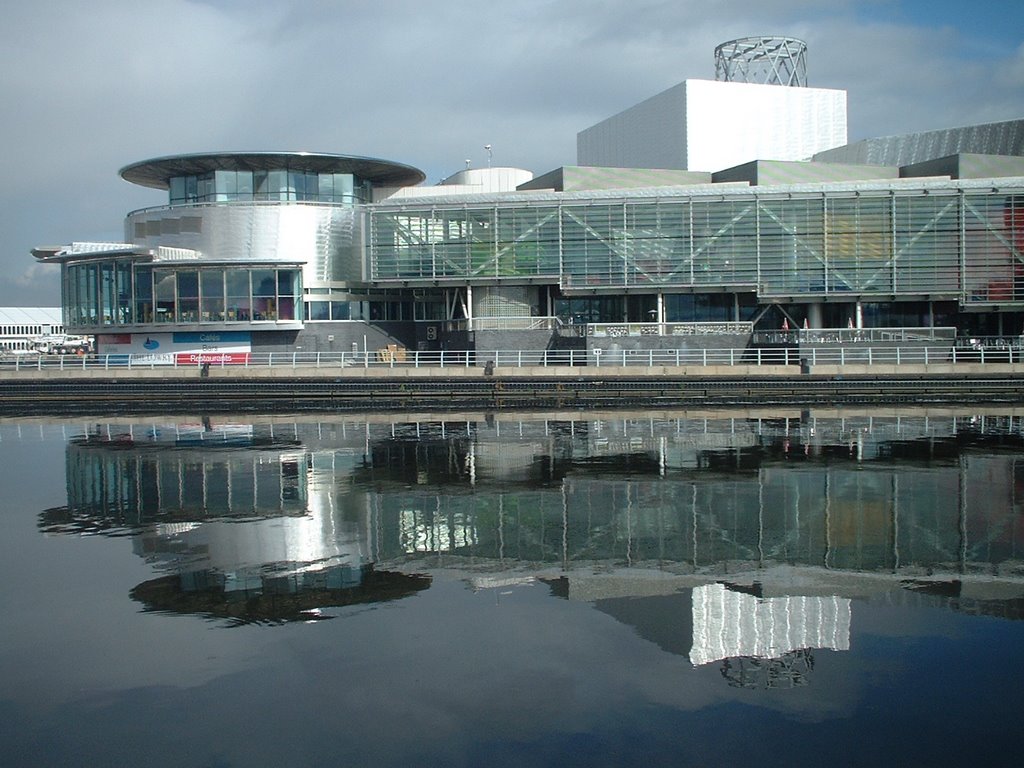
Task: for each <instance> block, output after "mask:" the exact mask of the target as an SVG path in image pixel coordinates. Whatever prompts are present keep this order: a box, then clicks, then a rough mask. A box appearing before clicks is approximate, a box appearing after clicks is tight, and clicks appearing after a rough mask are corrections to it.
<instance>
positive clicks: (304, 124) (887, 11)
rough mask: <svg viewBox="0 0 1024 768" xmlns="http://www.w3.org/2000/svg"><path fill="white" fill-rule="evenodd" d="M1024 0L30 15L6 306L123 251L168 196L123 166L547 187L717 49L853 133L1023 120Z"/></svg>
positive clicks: (3, 52) (3, 63)
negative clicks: (766, 55) (797, 89)
mask: <svg viewBox="0 0 1024 768" xmlns="http://www.w3.org/2000/svg"><path fill="white" fill-rule="evenodd" d="M1021 30H1024V3H1020V2H1019V0H990V1H989V2H984V3H977V2H975V3H969V2H965V1H964V0H828V2H817V1H815V0H516V1H515V2H496V1H491V0H429V1H427V0H333V1H332V0H304V1H303V0H290V1H289V0H160V2H147V1H143V2H140V1H139V0H90V2H88V3H84V2H81V0H9V2H7V3H5V9H4V18H3V24H2V25H0V67H2V71H3V76H2V78H0V103H2V104H3V105H4V109H3V113H2V114H3V119H2V120H0V147H2V149H0V163H2V164H0V168H2V171H3V179H4V183H3V185H2V187H0V194H2V196H3V199H2V201H0V269H2V273H3V275H4V277H3V278H2V282H0V305H21V306H28V305H47V306H52V305H57V304H59V291H58V282H57V272H56V270H55V269H54V268H52V267H41V266H38V265H36V264H35V263H34V259H33V258H32V256H31V255H30V253H29V251H30V249H31V248H32V247H33V246H37V245H59V244H64V243H69V242H72V241H75V240H78V241H119V240H121V239H122V238H123V232H122V220H123V216H124V214H125V213H127V212H128V211H129V210H132V209H135V208H142V207H145V206H149V205H159V204H161V203H162V202H163V201H164V197H163V196H162V195H161V194H159V193H157V192H155V191H153V190H147V189H143V188H137V187H133V186H132V185H130V184H128V183H127V182H125V181H122V180H121V179H120V177H119V176H118V175H117V171H118V169H120V168H121V167H123V166H124V165H127V164H128V163H131V162H135V161H138V160H143V159H146V158H150V157H159V156H164V155H171V154H177V153H182V152H206V151H218V150H307V151H319V152H335V153H340V154H354V155H364V156H370V157H382V158H387V159H390V160H397V161H400V162H404V163H408V164H410V165H413V166H416V167H418V168H421V169H423V170H424V171H425V172H426V174H427V180H428V183H435V182H436V181H438V180H440V179H441V178H443V177H444V176H447V175H448V174H450V173H452V172H454V171H457V170H459V169H460V168H462V167H464V162H465V160H466V159H469V160H471V161H472V163H473V164H474V165H484V164H486V162H487V153H486V151H485V150H484V145H485V144H491V145H492V147H493V150H492V151H493V162H494V164H495V165H512V166H517V167H522V168H527V169H530V170H532V171H534V172H535V173H543V172H545V171H548V170H552V169H554V168H556V167H558V166H561V165H570V164H573V163H574V162H575V159H576V134H577V132H578V131H580V130H582V129H584V128H586V127H588V126H590V125H592V124H594V123H595V122H597V121H599V120H601V119H603V118H605V117H608V116H610V115H612V114H615V113H616V112H618V111H620V110H622V109H624V108H626V107H628V106H631V105H633V104H635V103H636V102H638V101H641V100H643V99H645V98H647V97H649V96H653V95H654V94H656V93H658V92H660V91H662V90H664V89H665V88H668V87H670V86H672V85H675V84H676V83H678V82H680V81H681V80H683V79H686V78H706V79H714V48H715V46H716V45H717V44H719V43H721V42H724V41H726V40H730V39H733V38H737V37H746V36H750V35H761V34H768V35H789V36H794V37H799V38H801V39H803V40H805V41H806V42H807V44H808V80H809V81H810V85H812V86H816V87H823V88H844V89H846V90H847V91H848V113H849V138H850V140H851V141H855V140H858V139H862V138H866V137H870V136H882V135H889V134H897V133H904V132H909V131H919V130H929V129H935V128H950V127H954V126H958V125H966V124H971V123H976V122H985V121H994V120H1004V119H1011V118H1019V117H1024V33H1022V31H1021Z"/></svg>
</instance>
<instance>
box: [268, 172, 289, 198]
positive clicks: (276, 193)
mask: <svg viewBox="0 0 1024 768" xmlns="http://www.w3.org/2000/svg"><path fill="white" fill-rule="evenodd" d="M267 199H268V200H294V199H295V192H294V190H289V189H288V172H287V171H268V172H267Z"/></svg>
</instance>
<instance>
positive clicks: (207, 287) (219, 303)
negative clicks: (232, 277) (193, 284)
mask: <svg viewBox="0 0 1024 768" xmlns="http://www.w3.org/2000/svg"><path fill="white" fill-rule="evenodd" d="M199 289H200V293H201V296H202V298H201V307H200V309H201V311H200V315H199V320H200V322H204V323H214V322H222V321H223V320H224V270H222V269H204V270H202V271H201V272H200V273H199Z"/></svg>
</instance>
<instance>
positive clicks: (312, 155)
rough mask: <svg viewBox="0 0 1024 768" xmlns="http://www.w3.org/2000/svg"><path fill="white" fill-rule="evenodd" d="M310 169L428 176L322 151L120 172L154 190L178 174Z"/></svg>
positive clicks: (409, 181) (161, 161) (137, 166)
mask: <svg viewBox="0 0 1024 768" xmlns="http://www.w3.org/2000/svg"><path fill="white" fill-rule="evenodd" d="M280 170H290V171H307V172H310V173H351V174H354V175H356V176H358V177H359V178H361V179H365V180H366V181H371V182H374V183H377V184H385V185H389V186H396V187H408V186H413V185H414V184H419V183H420V182H422V181H424V180H425V179H426V178H427V176H426V174H425V173H423V171H421V170H420V169H419V168H413V167H412V166H411V165H405V164H403V163H395V162H392V161H390V160H378V159H375V158H372V157H353V156H352V155H325V154H321V153H318V152H210V153H204V154H197V155H173V156H170V157H157V158H154V159H152V160H143V161H142V162H138V163H132V164H131V165H126V166H125V167H124V168H122V169H121V170H120V171H118V173H119V174H120V176H121V178H122V179H124V180H125V181H130V182H131V183H132V184H138V185H140V186H143V187H151V188H152V189H168V187H169V186H170V181H169V180H170V179H171V178H173V177H175V176H199V175H201V174H204V173H208V172H210V171H280Z"/></svg>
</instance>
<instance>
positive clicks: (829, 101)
mask: <svg viewBox="0 0 1024 768" xmlns="http://www.w3.org/2000/svg"><path fill="white" fill-rule="evenodd" d="M685 85H686V157H687V168H689V170H695V171H716V170H721V169H723V168H729V167H732V166H734V165H738V164H740V163H745V162H748V161H751V160H807V159H809V158H810V157H811V156H812V155H813V154H814V153H815V152H820V151H821V150H823V149H828V148H830V147H836V146H839V145H841V144H844V143H846V92H845V91H840V90H832V89H824V88H789V87H786V86H779V85H758V84H754V83H721V82H715V81H711V80H687V81H686V83H685Z"/></svg>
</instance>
